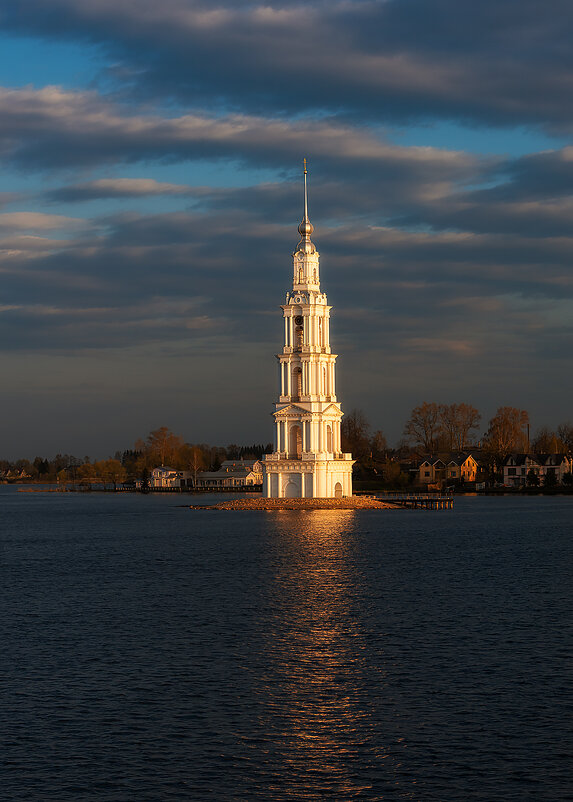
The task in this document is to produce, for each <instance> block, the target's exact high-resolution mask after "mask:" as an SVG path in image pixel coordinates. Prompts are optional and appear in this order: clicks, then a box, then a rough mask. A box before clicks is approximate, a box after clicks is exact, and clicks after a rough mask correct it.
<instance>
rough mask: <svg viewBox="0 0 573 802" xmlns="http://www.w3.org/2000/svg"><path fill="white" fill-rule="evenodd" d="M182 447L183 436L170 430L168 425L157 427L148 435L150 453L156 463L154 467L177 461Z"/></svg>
mask: <svg viewBox="0 0 573 802" xmlns="http://www.w3.org/2000/svg"><path fill="white" fill-rule="evenodd" d="M182 448H183V440H182V438H181V437H179V436H178V435H176V434H173V432H171V431H169V429H168V428H167V426H162V427H161V428H160V429H155V430H154V431H153V432H150V434H149V435H148V437H147V451H148V454H149V455H150V456H151V458H152V461H154V462H155V463H156V464H155V465H153V466H152V467H157V464H159V465H167V464H168V463H170V462H172V463H175V462H176V461H177V459H178V456H179V452H180V451H181V449H182Z"/></svg>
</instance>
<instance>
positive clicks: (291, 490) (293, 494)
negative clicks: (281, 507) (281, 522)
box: [285, 482, 299, 498]
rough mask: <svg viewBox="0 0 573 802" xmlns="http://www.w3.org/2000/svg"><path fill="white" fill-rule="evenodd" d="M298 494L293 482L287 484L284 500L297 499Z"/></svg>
mask: <svg viewBox="0 0 573 802" xmlns="http://www.w3.org/2000/svg"><path fill="white" fill-rule="evenodd" d="M298 497H299V492H298V487H297V486H296V484H295V482H289V483H288V484H287V486H286V487H285V498H298Z"/></svg>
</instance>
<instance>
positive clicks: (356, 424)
mask: <svg viewBox="0 0 573 802" xmlns="http://www.w3.org/2000/svg"><path fill="white" fill-rule="evenodd" d="M369 432H370V424H369V423H368V420H367V419H366V415H365V414H364V413H363V412H362V410H360V409H353V410H351V411H350V412H347V413H346V415H345V416H344V418H343V419H342V424H341V426H340V434H341V440H342V450H343V451H346V452H350V453H351V454H352V456H353V457H355V458H356V459H361V458H362V457H365V456H367V455H368V454H369V453H370V440H369V437H368V434H369Z"/></svg>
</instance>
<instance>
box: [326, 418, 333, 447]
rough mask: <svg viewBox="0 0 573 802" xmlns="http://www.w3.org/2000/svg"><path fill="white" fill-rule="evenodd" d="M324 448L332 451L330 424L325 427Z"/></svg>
mask: <svg viewBox="0 0 573 802" xmlns="http://www.w3.org/2000/svg"><path fill="white" fill-rule="evenodd" d="M326 450H327V451H332V426H331V425H330V424H328V426H327V427H326Z"/></svg>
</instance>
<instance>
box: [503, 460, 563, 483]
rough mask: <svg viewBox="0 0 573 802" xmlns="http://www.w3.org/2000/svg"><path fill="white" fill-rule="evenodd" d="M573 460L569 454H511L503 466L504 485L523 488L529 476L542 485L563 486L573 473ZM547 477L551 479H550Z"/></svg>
mask: <svg viewBox="0 0 573 802" xmlns="http://www.w3.org/2000/svg"><path fill="white" fill-rule="evenodd" d="M572 466H573V460H572V458H571V456H570V455H567V454H510V455H509V456H508V457H507V458H506V460H505V463H504V466H503V484H504V485H506V486H507V487H523V486H525V485H527V484H528V476H529V475H530V472H532V474H531V475H533V476H536V477H537V478H538V479H539V483H540V484H544V483H545V482H546V481H547V482H552V483H554V484H562V483H563V477H564V476H565V474H566V473H571V470H572ZM547 477H551V478H550V479H548V478H547Z"/></svg>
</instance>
